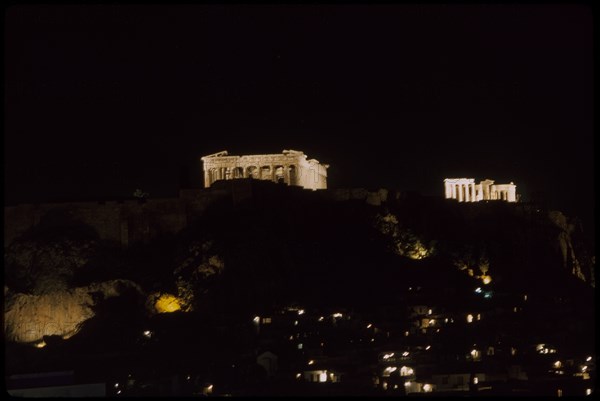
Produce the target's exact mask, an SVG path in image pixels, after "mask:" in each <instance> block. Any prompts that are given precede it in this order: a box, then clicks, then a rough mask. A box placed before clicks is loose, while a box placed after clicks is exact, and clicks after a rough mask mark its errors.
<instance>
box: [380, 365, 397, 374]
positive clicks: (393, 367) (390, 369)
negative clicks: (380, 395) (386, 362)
mask: <svg viewBox="0 0 600 401" xmlns="http://www.w3.org/2000/svg"><path fill="white" fill-rule="evenodd" d="M396 370H398V368H397V367H395V366H388V367H387V368H385V369H383V377H388V376H389V375H390V374H391V373H393V372H395V371H396Z"/></svg>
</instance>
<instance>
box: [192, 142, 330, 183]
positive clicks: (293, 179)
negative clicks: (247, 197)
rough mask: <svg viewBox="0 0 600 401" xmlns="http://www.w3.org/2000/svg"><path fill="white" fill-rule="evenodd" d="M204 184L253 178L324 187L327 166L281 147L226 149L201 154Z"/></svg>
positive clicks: (298, 152)
mask: <svg viewBox="0 0 600 401" xmlns="http://www.w3.org/2000/svg"><path fill="white" fill-rule="evenodd" d="M202 164H203V169H204V187H205V188H208V187H210V186H211V185H212V184H213V183H214V182H215V181H219V180H232V179H236V178H254V179H258V180H268V181H273V182H278V183H279V182H280V183H285V184H287V185H297V186H301V187H303V188H306V189H312V190H316V189H326V188H327V168H328V167H329V165H327V164H320V163H319V162H318V161H317V160H315V159H309V160H307V156H306V155H305V154H304V152H300V151H296V150H284V151H283V152H281V154H270V155H246V156H230V155H229V154H228V153H227V151H226V150H224V151H222V152H218V153H214V154H212V155H208V156H204V157H202Z"/></svg>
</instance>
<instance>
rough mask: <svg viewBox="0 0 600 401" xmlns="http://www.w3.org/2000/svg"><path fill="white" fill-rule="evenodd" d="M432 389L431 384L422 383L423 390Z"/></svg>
mask: <svg viewBox="0 0 600 401" xmlns="http://www.w3.org/2000/svg"><path fill="white" fill-rule="evenodd" d="M432 391H433V386H432V385H431V384H423V392H425V393H431V392H432Z"/></svg>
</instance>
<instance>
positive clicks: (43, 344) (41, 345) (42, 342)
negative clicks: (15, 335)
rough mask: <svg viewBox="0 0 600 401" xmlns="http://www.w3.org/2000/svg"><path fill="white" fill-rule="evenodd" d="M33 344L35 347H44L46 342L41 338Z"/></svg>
mask: <svg viewBox="0 0 600 401" xmlns="http://www.w3.org/2000/svg"><path fill="white" fill-rule="evenodd" d="M33 346H34V347H36V348H44V347H45V346H46V342H45V341H44V340H42V341H40V342H39V343H35V344H33Z"/></svg>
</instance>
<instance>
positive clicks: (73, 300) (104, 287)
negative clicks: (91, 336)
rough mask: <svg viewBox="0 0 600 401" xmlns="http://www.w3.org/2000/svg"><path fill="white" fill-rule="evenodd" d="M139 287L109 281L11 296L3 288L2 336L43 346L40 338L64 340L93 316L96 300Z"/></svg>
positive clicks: (133, 284) (121, 281)
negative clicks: (47, 337)
mask: <svg viewBox="0 0 600 401" xmlns="http://www.w3.org/2000/svg"><path fill="white" fill-rule="evenodd" d="M129 290H135V291H137V292H139V293H141V288H140V287H139V286H138V285H137V284H135V283H133V282H131V281H129V280H111V281H107V282H103V283H93V284H90V285H88V286H85V287H77V288H71V289H64V290H54V291H43V292H42V293H41V294H39V295H35V294H23V293H12V292H11V291H10V289H8V288H7V287H5V290H4V292H5V304H4V335H5V339H6V340H7V341H15V342H20V343H31V344H36V345H37V346H43V345H44V343H43V338H44V336H60V337H62V338H63V339H67V338H69V337H71V336H73V335H75V334H76V333H77V332H78V331H79V330H80V328H81V325H82V324H83V323H84V322H85V321H86V320H88V319H91V318H92V317H94V309H93V308H94V306H96V305H97V303H98V302H99V301H100V300H103V299H106V298H113V297H118V296H120V295H122V294H123V293H124V292H126V291H129Z"/></svg>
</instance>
